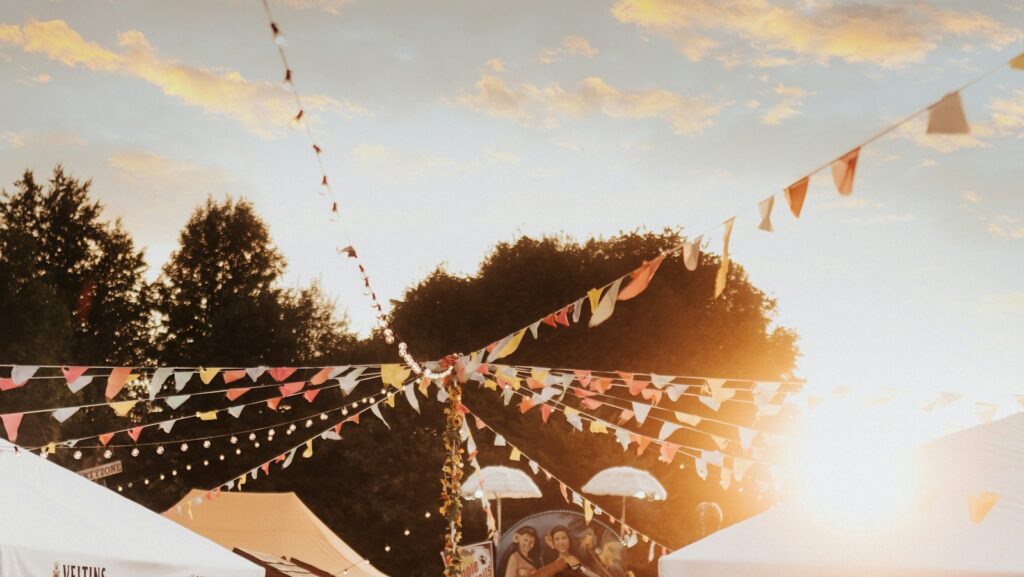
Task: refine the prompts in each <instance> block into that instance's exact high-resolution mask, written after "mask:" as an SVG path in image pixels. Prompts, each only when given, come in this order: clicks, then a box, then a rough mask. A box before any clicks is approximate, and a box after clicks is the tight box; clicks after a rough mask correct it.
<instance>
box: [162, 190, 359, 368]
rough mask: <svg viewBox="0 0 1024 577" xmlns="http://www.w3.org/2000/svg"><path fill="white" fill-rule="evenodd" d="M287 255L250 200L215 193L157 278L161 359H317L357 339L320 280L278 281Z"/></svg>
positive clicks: (232, 362)
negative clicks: (299, 284)
mask: <svg viewBox="0 0 1024 577" xmlns="http://www.w3.org/2000/svg"><path fill="white" fill-rule="evenodd" d="M284 269H285V260H284V257H283V256H282V255H281V253H280V252H279V251H278V250H277V248H276V247H275V246H274V245H273V243H272V241H271V238H270V233H269V231H268V230H267V227H266V225H265V224H264V223H263V221H262V220H260V218H259V217H258V216H257V215H256V213H255V211H254V210H253V207H252V204H250V203H249V202H247V201H245V200H232V199H228V200H226V201H225V202H224V203H221V204H218V203H217V202H214V201H213V200H212V199H209V200H207V202H206V204H205V205H204V206H202V207H200V208H199V209H197V210H196V211H195V212H194V213H193V214H192V217H191V219H189V222H188V224H186V225H185V228H184V230H183V231H182V233H181V238H180V247H179V249H178V250H177V251H176V252H175V253H174V254H173V255H172V256H171V259H170V261H169V262H168V263H167V264H166V265H165V266H164V268H163V274H162V275H161V278H160V280H159V283H158V291H159V312H160V341H161V342H160V353H159V354H160V358H161V360H162V361H163V362H165V363H168V364H176V365H181V364H187V365H196V364H206V365H218V364H220V365H226V366H256V365H260V364H268V365H273V364H278V365H280V364H293V363H296V362H300V361H301V362H315V361H317V360H322V359H325V358H329V357H336V356H338V355H340V354H343V353H344V350H345V349H346V347H348V346H350V344H351V343H352V342H353V341H354V337H352V336H351V335H350V334H349V333H348V331H347V322H346V320H345V319H344V318H342V319H336V318H335V314H334V304H333V303H332V302H330V301H329V300H327V299H326V297H325V296H324V294H323V292H322V291H321V290H320V288H319V286H318V285H316V284H314V285H312V286H311V287H308V288H304V289H298V290H285V289H282V288H281V287H279V286H278V282H279V280H280V277H281V274H282V273H283V272H284Z"/></svg>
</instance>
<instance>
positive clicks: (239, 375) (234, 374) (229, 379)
mask: <svg viewBox="0 0 1024 577" xmlns="http://www.w3.org/2000/svg"><path fill="white" fill-rule="evenodd" d="M222 374H223V376H224V384H226V385H230V384H231V383H233V382H235V381H238V380H241V379H244V378H245V369H238V370H237V371H224V372H223V373H222Z"/></svg>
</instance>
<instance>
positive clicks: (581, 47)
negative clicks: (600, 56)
mask: <svg viewBox="0 0 1024 577" xmlns="http://www.w3.org/2000/svg"><path fill="white" fill-rule="evenodd" d="M597 52H598V50H597V48H594V47H593V45H591V44H590V41H589V40H587V39H586V38H584V37H582V36H566V37H565V38H563V39H562V44H561V45H560V46H559V47H558V48H545V49H544V50H543V51H541V53H540V56H539V59H540V61H541V62H543V63H544V64H551V63H553V62H558V61H559V60H561V59H562V57H563V56H566V55H568V56H582V57H584V58H593V57H595V56H597Z"/></svg>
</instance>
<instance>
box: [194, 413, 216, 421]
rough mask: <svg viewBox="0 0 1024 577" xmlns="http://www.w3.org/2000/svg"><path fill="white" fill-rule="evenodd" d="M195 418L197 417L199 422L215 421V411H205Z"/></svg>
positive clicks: (197, 414)
mask: <svg viewBox="0 0 1024 577" xmlns="http://www.w3.org/2000/svg"><path fill="white" fill-rule="evenodd" d="M196 416H197V417H199V420H200V421H216V420H217V411H205V412H201V413H196Z"/></svg>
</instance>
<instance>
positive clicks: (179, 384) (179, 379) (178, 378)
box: [174, 371, 192, 393]
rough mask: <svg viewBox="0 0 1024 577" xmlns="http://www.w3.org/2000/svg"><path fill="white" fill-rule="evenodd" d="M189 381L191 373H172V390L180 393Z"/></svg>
mask: <svg viewBox="0 0 1024 577" xmlns="http://www.w3.org/2000/svg"><path fill="white" fill-rule="evenodd" d="M191 379H192V371H178V372H176V373H174V390H175V391H176V392H179V393H180V392H181V391H182V389H184V388H185V385H187V384H188V382H189V381H190V380H191Z"/></svg>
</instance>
